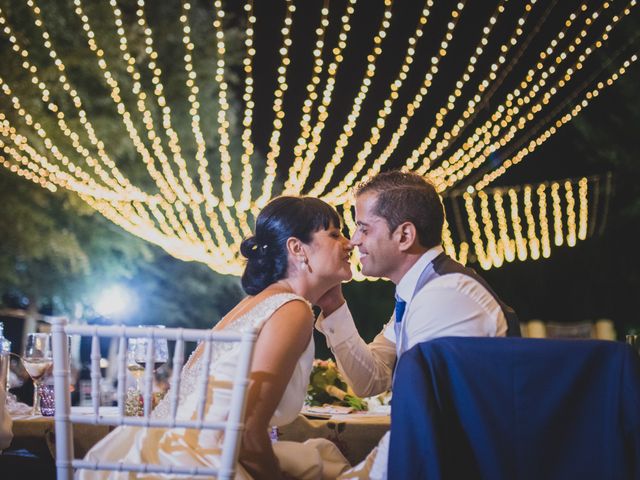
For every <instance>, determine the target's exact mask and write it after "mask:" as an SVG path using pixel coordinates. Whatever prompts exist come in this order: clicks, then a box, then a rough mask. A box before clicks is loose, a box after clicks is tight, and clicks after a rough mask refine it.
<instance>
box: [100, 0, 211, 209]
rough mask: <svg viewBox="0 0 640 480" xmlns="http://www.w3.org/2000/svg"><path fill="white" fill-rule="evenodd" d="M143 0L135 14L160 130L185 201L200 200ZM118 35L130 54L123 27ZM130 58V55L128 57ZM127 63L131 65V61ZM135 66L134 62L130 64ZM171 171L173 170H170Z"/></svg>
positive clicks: (126, 51) (139, 2)
mask: <svg viewBox="0 0 640 480" xmlns="http://www.w3.org/2000/svg"><path fill="white" fill-rule="evenodd" d="M110 4H111V5H112V7H113V10H114V13H115V12H118V15H117V16H115V18H116V19H117V20H121V16H120V15H119V13H120V11H119V9H118V8H117V4H116V0H110ZM144 10H145V0H138V2H137V9H136V16H137V18H138V25H139V26H140V28H141V29H142V32H143V34H144V43H145V45H146V47H145V53H146V54H147V57H146V58H147V62H146V63H147V68H148V70H149V72H150V73H151V76H152V77H151V83H152V84H153V89H152V91H153V95H154V97H155V98H156V104H157V105H158V108H159V109H160V112H161V114H162V130H163V131H164V132H165V133H166V135H167V136H168V137H169V141H168V146H169V150H171V153H172V157H173V161H174V162H175V164H176V165H177V167H178V175H179V177H180V181H181V182H182V186H183V187H184V189H185V191H186V192H187V193H188V194H189V199H186V201H187V203H191V202H197V203H199V202H201V201H202V198H201V194H200V192H198V191H197V189H196V188H195V185H194V184H193V182H192V180H191V176H190V175H189V172H188V171H187V164H186V162H185V160H184V158H183V157H182V149H181V147H180V141H179V139H178V134H177V133H176V131H175V130H174V129H173V122H172V119H171V106H170V105H169V104H168V103H167V99H166V97H165V96H164V91H165V88H164V84H163V83H162V69H161V68H160V65H159V64H158V62H157V60H158V52H157V51H156V50H155V47H154V41H153V30H152V29H151V26H150V25H149V24H148V23H147V20H146V17H145V12H144ZM117 25H118V24H117ZM119 26H120V27H122V22H121V21H120V23H119ZM116 31H117V33H118V37H119V40H120V45H121V50H122V52H123V54H126V55H130V54H129V52H128V50H127V49H126V47H127V45H128V44H127V43H124V42H123V41H122V39H123V38H124V39H125V40H126V36H125V35H124V29H122V28H118V29H117V30H116ZM129 58H131V57H129ZM129 65H132V64H131V63H130V64H129ZM132 66H133V67H134V68H135V63H134V64H133V65H132ZM172 171H173V170H172Z"/></svg>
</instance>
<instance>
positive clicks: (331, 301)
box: [316, 284, 345, 317]
mask: <svg viewBox="0 0 640 480" xmlns="http://www.w3.org/2000/svg"><path fill="white" fill-rule="evenodd" d="M344 302H345V299H344V295H343V294H342V284H338V285H336V286H335V287H332V288H330V289H329V290H327V291H326V292H325V293H324V295H322V296H321V297H320V298H319V299H318V301H317V302H316V305H318V307H320V309H321V310H322V313H323V314H324V316H325V317H326V316H328V315H331V314H332V313H333V312H335V311H336V310H337V309H338V308H340V307H341V306H342V305H343V304H344Z"/></svg>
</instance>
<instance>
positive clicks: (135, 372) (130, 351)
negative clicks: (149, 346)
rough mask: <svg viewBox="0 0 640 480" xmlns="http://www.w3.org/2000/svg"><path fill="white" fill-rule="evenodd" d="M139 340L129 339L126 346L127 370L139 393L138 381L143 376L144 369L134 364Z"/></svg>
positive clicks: (136, 363)
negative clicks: (133, 379)
mask: <svg viewBox="0 0 640 480" xmlns="http://www.w3.org/2000/svg"><path fill="white" fill-rule="evenodd" d="M140 340H142V339H140V338H130V339H129V343H128V344H127V369H128V370H129V372H130V373H131V375H132V376H133V378H135V380H136V391H140V379H141V378H142V375H144V367H143V366H142V365H140V364H139V363H138V362H136V349H137V348H138V342H139V341H140Z"/></svg>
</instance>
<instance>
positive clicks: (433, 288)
mask: <svg viewBox="0 0 640 480" xmlns="http://www.w3.org/2000/svg"><path fill="white" fill-rule="evenodd" d="M442 252H443V249H442V247H440V246H437V247H434V248H431V249H429V250H427V251H426V252H425V253H424V254H423V255H422V257H420V259H419V260H418V261H417V262H416V263H415V264H414V265H413V266H412V267H411V269H409V271H408V272H407V273H406V274H405V275H404V276H403V277H402V279H401V280H400V282H399V283H398V285H397V286H396V297H399V298H401V299H402V300H404V301H405V302H407V305H406V307H405V310H404V315H403V318H402V323H401V325H400V330H399V334H400V338H399V341H398V339H397V338H396V334H395V331H394V323H395V314H394V315H392V317H391V319H390V320H389V322H387V324H386V325H385V326H384V328H383V329H382V331H381V332H380V333H379V334H378V335H377V336H376V337H375V339H374V340H373V342H371V343H370V344H368V345H367V344H366V343H365V342H364V340H362V338H361V337H360V335H359V334H358V331H357V329H356V326H355V324H354V322H353V317H352V315H351V312H350V311H349V308H348V306H347V304H346V303H345V304H344V305H342V306H341V307H340V308H338V309H337V310H336V311H335V312H333V313H332V314H331V315H327V316H326V317H324V316H322V315H320V317H318V320H317V322H316V328H317V329H318V330H319V331H320V332H322V333H323V334H324V335H325V337H326V339H327V344H328V345H329V348H331V351H332V352H333V354H334V355H335V356H336V360H337V362H338V367H339V369H340V371H341V372H342V373H343V374H344V375H345V376H346V377H347V380H348V382H349V384H350V385H351V387H352V388H353V390H354V392H355V393H356V394H357V395H360V396H370V395H376V394H379V393H381V392H384V391H386V390H388V389H389V388H390V387H391V381H392V378H393V369H394V366H395V362H396V359H397V358H399V357H400V356H401V355H402V354H403V353H404V352H405V351H407V350H408V349H410V348H411V347H412V346H414V345H415V344H417V343H420V342H424V341H427V340H430V339H432V338H436V337H446V336H465V337H472V336H473V337H496V336H505V335H506V333H507V320H506V318H505V316H504V313H503V312H502V309H501V308H500V305H499V304H498V302H497V301H496V300H495V299H494V297H493V296H492V295H491V293H489V292H488V291H487V289H486V288H485V287H484V286H482V285H481V284H480V283H479V282H478V281H476V280H475V279H473V278H472V277H469V276H468V275H464V274H461V273H450V274H446V275H441V276H438V277H436V278H435V279H433V280H431V281H430V282H428V283H427V284H426V285H425V286H424V287H423V288H421V289H420V290H419V291H418V292H415V289H416V285H417V284H418V281H419V280H420V276H421V275H422V272H423V271H424V270H425V269H426V268H427V266H428V265H429V263H431V262H432V261H433V260H434V259H435V258H436V257H437V256H438V255H440V254H441V253H442ZM374 452H376V453H375V457H369V458H372V461H371V462H367V460H369V458H368V459H367V460H365V461H363V462H362V463H361V464H360V465H358V466H356V467H355V468H354V469H352V470H350V471H349V472H347V473H346V474H345V475H344V476H341V477H340V478H341V479H342V478H344V479H350V478H360V476H361V475H363V474H364V475H365V476H366V477H367V478H370V479H372V480H386V478H387V458H388V455H389V432H387V433H386V434H385V435H384V436H383V437H382V439H381V440H380V443H379V444H378V447H377V448H376V450H374ZM365 470H368V471H366V472H365Z"/></svg>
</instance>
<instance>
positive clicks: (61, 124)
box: [0, 8, 142, 194]
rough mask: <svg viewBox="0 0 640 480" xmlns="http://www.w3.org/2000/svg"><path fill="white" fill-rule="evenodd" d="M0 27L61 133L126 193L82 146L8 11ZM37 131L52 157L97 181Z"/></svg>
mask: <svg viewBox="0 0 640 480" xmlns="http://www.w3.org/2000/svg"><path fill="white" fill-rule="evenodd" d="M0 25H3V28H2V32H3V33H4V34H5V35H6V36H7V38H8V40H9V43H10V44H11V49H12V51H13V52H15V54H16V55H17V56H19V57H20V58H21V59H22V61H21V63H20V65H21V67H22V68H23V69H24V70H25V71H26V72H27V73H28V75H29V77H30V78H31V83H32V84H33V85H36V86H37V87H38V90H39V91H40V98H41V100H42V103H43V105H44V106H45V108H47V109H48V110H49V111H50V112H52V114H55V118H56V125H57V126H58V128H59V130H60V131H61V133H63V134H64V135H65V136H66V137H68V138H69V139H70V140H72V142H73V147H74V149H75V150H76V151H77V152H78V153H79V154H80V155H83V157H84V158H85V160H86V162H87V165H88V166H89V167H90V168H92V169H93V170H94V171H95V172H96V174H97V175H98V177H99V178H100V179H101V180H102V181H103V182H104V183H105V184H107V185H110V186H111V187H112V188H115V189H118V190H120V191H122V190H123V188H122V186H120V185H118V183H117V182H116V181H115V180H114V179H113V178H111V177H110V176H109V174H108V173H107V172H106V171H105V170H104V169H102V167H101V166H100V163H99V162H98V161H97V160H96V159H94V158H93V157H92V156H91V155H90V153H89V151H88V150H87V149H86V148H85V147H83V146H82V144H81V143H80V137H79V135H78V134H77V133H75V132H73V131H72V130H71V129H70V128H69V125H68V124H67V122H66V120H65V115H64V112H63V111H62V110H61V109H60V107H59V105H58V104H57V103H56V102H54V101H53V100H52V99H51V92H50V90H49V89H48V88H47V86H46V84H45V83H44V81H42V80H41V79H40V78H39V77H38V67H37V66H36V65H35V64H33V63H31V62H30V61H29V52H28V51H27V50H26V49H25V48H23V47H22V46H21V45H20V43H18V40H17V37H16V35H15V34H14V33H13V30H12V29H11V27H10V26H9V24H8V21H7V18H6V17H5V16H4V12H3V11H2V9H1V8H0ZM0 84H1V85H2V90H3V93H4V94H5V95H7V96H10V95H12V92H11V88H10V86H9V85H8V84H7V83H6V81H5V80H4V79H2V78H0ZM13 98H14V100H13V101H12V103H14V106H15V105H16V104H18V105H19V104H20V101H19V99H18V97H17V96H15V97H13ZM21 110H22V112H25V113H26V110H24V109H22V108H21V107H19V108H18V109H17V111H18V114H19V115H20V116H22V117H23V118H25V115H24V114H23V113H22V112H21ZM29 118H31V115H29ZM36 131H37V133H38V135H39V136H40V137H41V138H43V140H44V141H45V146H47V149H49V150H50V151H52V154H53V155H54V156H55V157H56V159H58V160H59V161H60V162H61V163H62V164H63V165H70V169H71V171H73V172H74V174H75V175H76V176H77V177H78V178H80V179H82V180H83V182H85V183H86V182H90V181H91V182H94V180H93V178H92V177H90V175H89V174H88V173H86V172H85V171H84V170H82V168H81V167H80V166H79V165H75V164H74V163H73V162H72V161H71V160H69V158H68V157H67V156H65V155H63V154H62V153H60V151H59V150H58V149H57V148H56V149H53V142H51V141H47V140H48V139H47V136H46V134H43V132H44V130H43V129H41V128H40V127H38V128H36ZM135 190H137V189H135ZM135 190H134V191H135ZM137 192H139V190H137ZM140 194H142V193H141V192H140Z"/></svg>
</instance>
